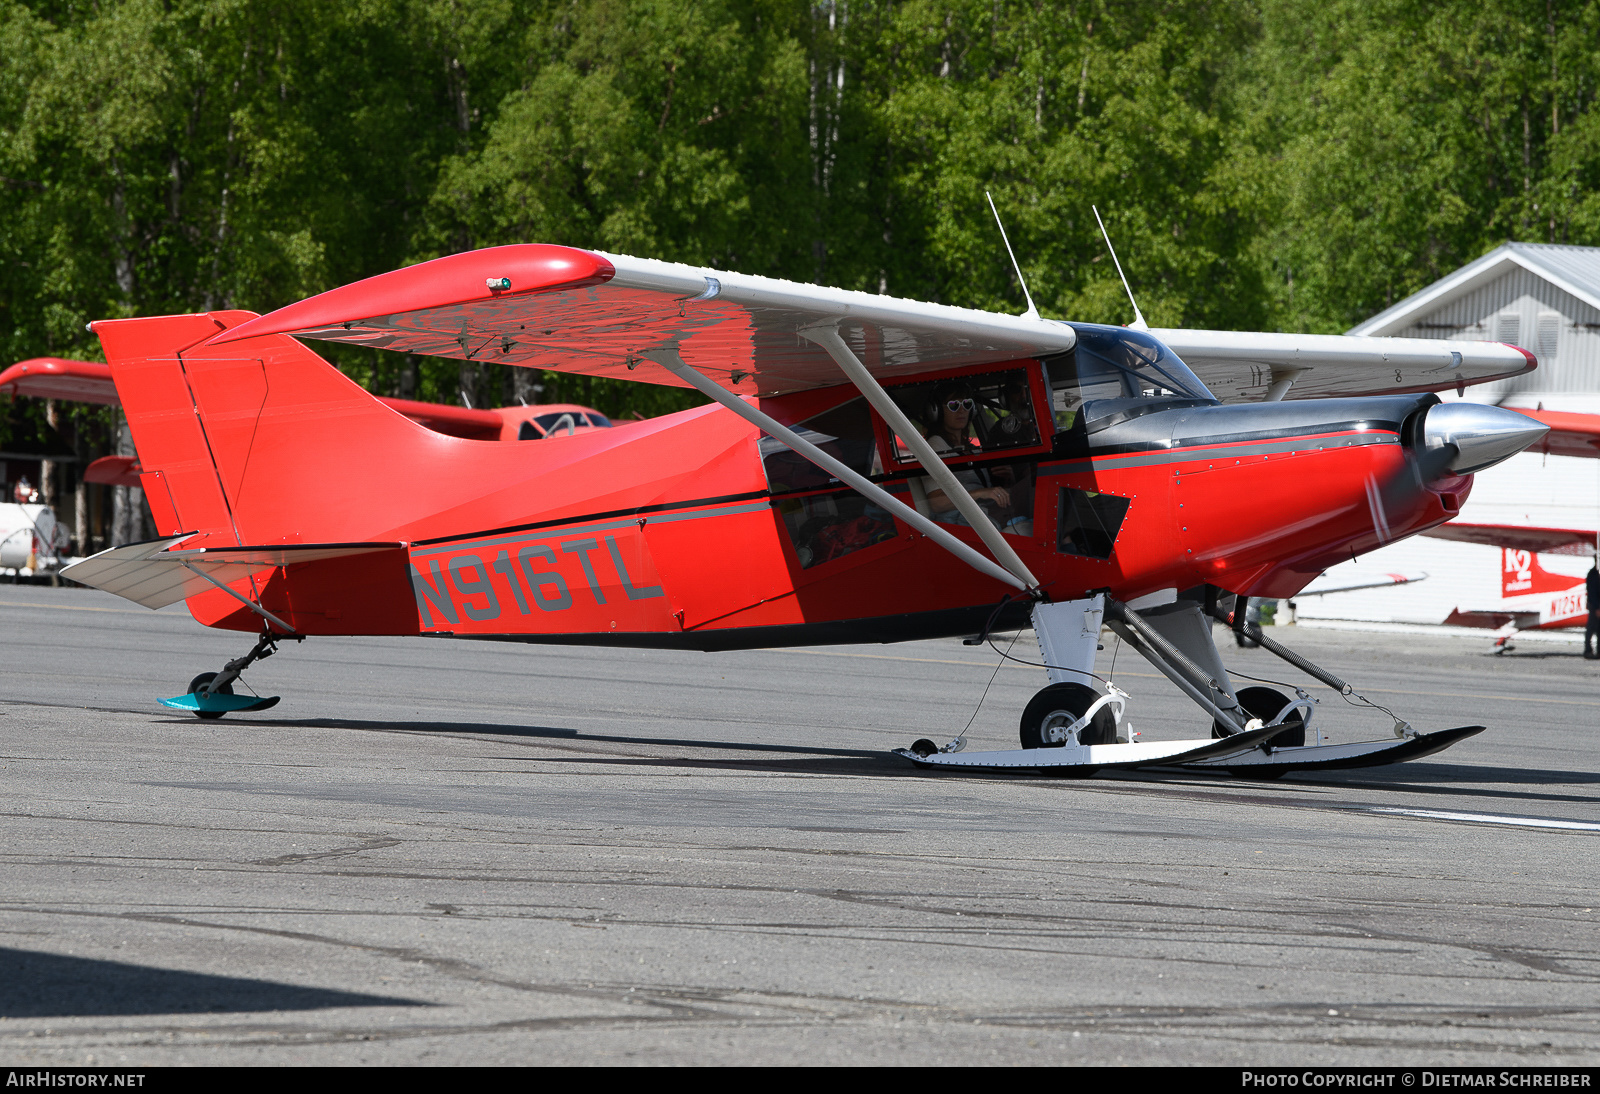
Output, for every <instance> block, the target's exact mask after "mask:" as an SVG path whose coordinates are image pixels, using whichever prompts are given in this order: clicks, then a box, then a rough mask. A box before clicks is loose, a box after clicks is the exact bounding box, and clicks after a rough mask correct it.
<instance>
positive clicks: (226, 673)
mask: <svg viewBox="0 0 1600 1094" xmlns="http://www.w3.org/2000/svg"><path fill="white" fill-rule="evenodd" d="M289 638H292V639H294V640H295V641H296V642H303V641H305V635H301V634H273V633H272V631H271V630H270V629H265V630H263V631H262V632H261V637H260V638H258V639H256V644H255V647H254V648H253V649H251V651H250V652H249V653H247V654H245V655H244V656H243V657H235V658H234V659H233V660H232V661H229V662H228V663H227V664H226V665H223V666H222V671H221V672H202V673H201V674H200V675H199V676H196V677H195V678H194V679H193V680H191V681H189V691H188V694H186V695H179V696H176V697H175V698H172V699H162V700H161V705H162V706H166V707H171V708H173V709H174V710H187V711H189V712H190V713H191V714H194V715H195V716H196V717H198V718H205V719H207V720H209V719H212V718H220V717H222V716H223V715H224V714H231V713H236V712H241V711H253V710H266V709H268V708H269V707H275V706H277V705H278V699H279V696H276V695H267V696H264V695H235V694H234V693H233V682H234V681H235V680H237V679H239V674H240V673H242V672H243V671H244V670H245V669H247V668H249V667H250V666H251V665H253V664H255V663H256V662H257V661H260V660H262V659H264V658H267V657H271V656H272V655H273V654H274V653H277V652H278V643H279V642H282V641H284V640H285V639H289Z"/></svg>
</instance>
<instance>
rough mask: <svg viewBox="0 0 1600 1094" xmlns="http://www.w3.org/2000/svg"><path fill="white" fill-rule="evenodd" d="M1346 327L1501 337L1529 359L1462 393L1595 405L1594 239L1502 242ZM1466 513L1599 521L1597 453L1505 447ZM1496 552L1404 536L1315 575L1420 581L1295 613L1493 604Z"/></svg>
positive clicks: (1598, 396)
mask: <svg viewBox="0 0 1600 1094" xmlns="http://www.w3.org/2000/svg"><path fill="white" fill-rule="evenodd" d="M1348 333H1350V334H1356V335H1378V336H1390V337H1399V338H1457V339H1468V340H1482V341H1491V342H1505V343H1508V344H1510V345H1515V346H1520V347H1522V348H1523V349H1526V350H1528V351H1529V352H1530V353H1532V354H1534V356H1535V357H1537V358H1538V362H1539V364H1538V368H1536V369H1535V370H1534V371H1532V372H1529V373H1525V374H1524V375H1521V376H1517V377H1514V378H1512V379H1509V380H1499V381H1494V382H1491V383H1487V384H1480V385H1478V386H1476V387H1470V388H1467V389H1466V393H1465V395H1464V396H1457V395H1456V394H1454V393H1449V392H1446V393H1443V394H1442V397H1443V398H1444V399H1446V400H1447V401H1448V400H1453V399H1456V398H1458V397H1464V398H1466V399H1468V400H1471V401H1475V402H1491V403H1497V404H1499V405H1501V406H1505V407H1509V408H1511V409H1516V408H1518V407H1526V408H1528V409H1538V408H1543V409H1545V410H1563V411H1575V412H1579V413H1585V414H1600V247H1572V246H1566V245H1562V244H1547V243H1507V244H1505V245H1503V246H1500V247H1496V248H1495V249H1494V250H1492V251H1490V252H1489V253H1488V254H1486V255H1484V256H1483V257H1482V258H1480V259H1478V260H1477V261H1476V262H1472V263H1470V264H1468V265H1466V266H1463V267H1462V268H1461V269H1459V270H1457V271H1456V272H1455V273H1453V274H1450V275H1449V276H1448V277H1444V278H1441V279H1440V280H1438V281H1436V282H1434V283H1433V284H1432V285H1430V286H1428V287H1427V288H1426V289H1423V290H1422V291H1421V292H1418V293H1415V294H1413V295H1412V296H1409V297H1407V298H1406V299H1404V300H1402V301H1400V302H1399V303H1398V304H1396V305H1394V306H1393V307H1391V308H1389V309H1387V310H1386V311H1383V312H1381V313H1379V314H1378V315H1375V316H1373V317H1372V318H1371V319H1369V320H1367V321H1366V322H1365V323H1362V324H1360V325H1359V326H1357V327H1355V328H1354V329H1352V330H1351V331H1349V332H1348ZM1459 519H1460V520H1461V521H1462V522H1465V523H1471V524H1508V525H1522V526H1533V527H1547V528H1578V529H1588V530H1591V531H1594V530H1596V529H1597V527H1600V459H1593V460H1591V459H1577V458H1573V457H1569V456H1546V455H1544V454H1542V453H1540V452H1538V451H1536V450H1535V451H1530V452H1524V453H1522V454H1521V455H1518V456H1513V457H1512V458H1511V459H1509V460H1507V461H1506V462H1505V463H1503V464H1500V465H1499V466H1497V467H1492V468H1490V469H1489V470H1487V471H1483V472H1480V473H1479V474H1478V475H1477V478H1476V482H1475V484H1474V486H1473V490H1472V495H1471V497H1470V499H1469V500H1468V501H1467V504H1466V507H1465V508H1464V510H1463V511H1462V515H1461V517H1460V518H1459ZM1541 562H1542V563H1543V565H1544V566H1545V568H1546V569H1547V570H1550V571H1551V572H1555V573H1565V574H1570V575H1573V576H1574V577H1581V576H1582V575H1583V574H1584V573H1586V572H1587V571H1588V569H1589V566H1590V560H1589V559H1587V558H1579V557H1560V556H1553V555H1542V556H1541ZM1500 567H1501V553H1500V551H1499V550H1498V549H1497V548H1494V547H1487V546H1480V545H1477V544H1471V543H1454V542H1450V541H1446V540H1438V539H1430V538H1426V537H1421V536H1417V537H1413V538H1411V539H1408V540H1405V541H1403V542H1401V543H1397V544H1395V545H1393V546H1391V547H1386V548H1383V549H1381V550H1378V551H1375V552H1373V553H1372V554H1369V555H1365V556H1363V557H1362V558H1360V559H1358V560H1356V561H1354V562H1349V563H1344V564H1341V565H1339V566H1336V567H1334V568H1333V569H1332V570H1330V571H1328V574H1327V575H1326V577H1324V578H1323V579H1320V580H1319V581H1317V582H1315V583H1314V585H1313V588H1315V587H1316V586H1318V585H1324V586H1334V585H1354V584H1359V583H1361V582H1362V581H1364V580H1370V579H1373V578H1376V577H1378V576H1380V575H1382V574H1386V573H1404V574H1408V575H1416V574H1419V573H1427V574H1428V575H1429V576H1428V580H1426V581H1423V582H1420V583H1418V584H1413V585H1406V586H1402V587H1397V588H1382V589H1370V590H1362V591H1358V592H1348V593H1335V594H1330V595H1328V596H1324V597H1315V598H1311V597H1308V598H1305V599H1302V600H1300V601H1299V602H1298V604H1297V606H1298V609H1299V611H1298V614H1299V616H1300V617H1301V618H1302V619H1306V620H1312V619H1317V618H1328V619H1355V620H1366V621H1378V622H1396V623H1442V622H1444V620H1445V619H1446V618H1447V617H1448V616H1449V615H1450V614H1451V612H1452V611H1454V610H1455V609H1457V608H1460V609H1463V610H1468V611H1471V610H1486V609H1491V608H1493V607H1494V606H1496V605H1499V604H1500V603H1501V585H1500Z"/></svg>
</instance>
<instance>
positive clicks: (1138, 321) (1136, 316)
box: [1089, 205, 1150, 330]
mask: <svg viewBox="0 0 1600 1094" xmlns="http://www.w3.org/2000/svg"><path fill="white" fill-rule="evenodd" d="M1089 208H1090V209H1094V222H1095V223H1096V224H1098V225H1100V234H1101V236H1103V237H1104V238H1105V241H1106V250H1108V251H1110V252H1111V261H1112V262H1116V264H1117V276H1118V277H1120V278H1122V291H1123V292H1125V293H1127V294H1128V303H1130V304H1132V305H1133V322H1132V323H1129V324H1128V326H1130V327H1132V328H1133V329H1134V330H1149V329H1150V324H1149V323H1146V322H1145V321H1144V313H1143V312H1141V311H1140V310H1139V302H1138V301H1137V300H1135V299H1134V298H1133V290H1132V289H1130V288H1128V275H1127V274H1125V273H1123V272H1122V263H1121V262H1117V249H1116V248H1115V247H1113V246H1112V245H1111V233H1110V232H1107V231H1106V222H1105V221H1103V220H1101V219H1100V210H1099V209H1095V207H1094V206H1093V205H1091V206H1089Z"/></svg>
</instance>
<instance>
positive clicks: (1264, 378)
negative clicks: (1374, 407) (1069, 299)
mask: <svg viewBox="0 0 1600 1094" xmlns="http://www.w3.org/2000/svg"><path fill="white" fill-rule="evenodd" d="M1150 333H1151V334H1153V335H1155V336H1156V337H1157V338H1159V339H1161V341H1163V342H1165V343H1166V344H1167V345H1168V346H1169V347H1170V348H1171V349H1172V351H1173V352H1174V353H1176V354H1177V355H1178V356H1179V357H1181V358H1183V360H1184V363H1185V364H1187V365H1188V366H1189V368H1190V369H1191V370H1192V371H1193V372H1194V374H1195V375H1196V376H1198V377H1200V379H1201V380H1202V381H1204V382H1205V385H1206V386H1207V387H1209V388H1210V389H1211V391H1212V393H1213V394H1214V395H1216V396H1217V398H1219V399H1221V400H1222V401H1224V402H1249V401H1254V400H1258V399H1263V398H1285V397H1288V398H1296V399H1311V398H1318V397H1325V396H1348V395H1377V394H1399V393H1401V392H1411V391H1444V390H1446V389H1447V388H1453V387H1457V386H1458V385H1462V384H1465V385H1471V384H1482V383H1486V382H1488V381H1490V380H1500V379H1504V378H1505V377H1508V376H1516V375H1518V374H1520V373H1523V372H1527V371H1529V370H1530V369H1532V368H1533V367H1534V366H1535V364H1536V361H1535V359H1534V356H1533V354H1531V353H1529V352H1528V351H1527V350H1524V349H1519V348H1517V347H1516V346H1507V345H1502V344H1501V343H1499V342H1466V341H1446V340H1444V339H1438V338H1364V337H1357V336H1353V335H1346V334H1264V333H1252V332H1249V331H1221V330H1176V329H1171V330H1152V331H1151V332H1150ZM1274 385H1282V386H1281V389H1280V390H1278V391H1277V392H1274Z"/></svg>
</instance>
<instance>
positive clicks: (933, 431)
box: [923, 380, 1011, 528]
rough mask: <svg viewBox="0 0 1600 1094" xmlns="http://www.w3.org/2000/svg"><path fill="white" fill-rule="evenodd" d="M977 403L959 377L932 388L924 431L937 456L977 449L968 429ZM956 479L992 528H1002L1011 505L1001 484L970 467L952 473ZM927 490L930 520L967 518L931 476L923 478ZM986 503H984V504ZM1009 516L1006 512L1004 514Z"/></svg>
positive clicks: (954, 521)
mask: <svg viewBox="0 0 1600 1094" xmlns="http://www.w3.org/2000/svg"><path fill="white" fill-rule="evenodd" d="M976 409H977V403H976V401H975V400H974V399H973V397H972V389H971V388H969V387H968V386H967V385H966V384H964V383H961V382H960V381H959V380H952V381H950V382H948V383H944V384H940V385H939V386H938V388H936V389H935V390H934V407H933V424H932V426H931V427H930V428H929V430H928V433H927V438H928V446H929V447H930V448H932V449H933V450H934V452H936V453H938V454H939V456H940V457H941V458H945V459H948V458H949V457H951V456H960V455H966V454H968V453H971V452H976V451H977V450H978V448H979V445H978V438H977V434H976V432H975V431H974V430H973V428H972V418H973V413H974V412H975V411H976ZM955 475H956V481H957V482H959V483H960V484H961V485H962V486H964V487H966V489H967V493H969V494H971V495H972V496H973V497H974V498H975V499H977V501H978V503H979V504H980V505H981V506H982V507H983V511H984V513H985V514H986V515H987V516H988V517H989V520H990V521H991V522H992V523H993V524H994V526H995V527H996V528H999V527H1002V526H1003V524H1004V521H1003V520H1002V519H1001V518H1002V514H1003V511H1004V510H1007V509H1009V508H1010V506H1011V493H1010V491H1008V490H1007V489H1006V488H1005V487H1003V486H991V485H989V484H988V483H987V482H986V481H985V475H984V473H983V472H981V471H978V470H976V469H973V468H968V469H967V470H965V471H957V472H956V473H955ZM923 484H924V487H925V488H926V489H927V491H928V508H929V509H931V510H933V519H934V520H936V521H939V522H940V523H941V524H967V523H968V521H967V518H966V517H964V516H962V515H961V513H960V512H959V511H958V510H957V509H956V503H955V502H953V501H951V500H950V498H949V497H948V496H947V495H946V494H945V492H944V491H943V490H942V489H940V488H938V487H937V486H935V485H934V484H933V481H932V480H931V479H924V480H923ZM985 503H987V504H985ZM1004 515H1005V516H1007V517H1009V514H1008V513H1007V514H1004Z"/></svg>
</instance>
